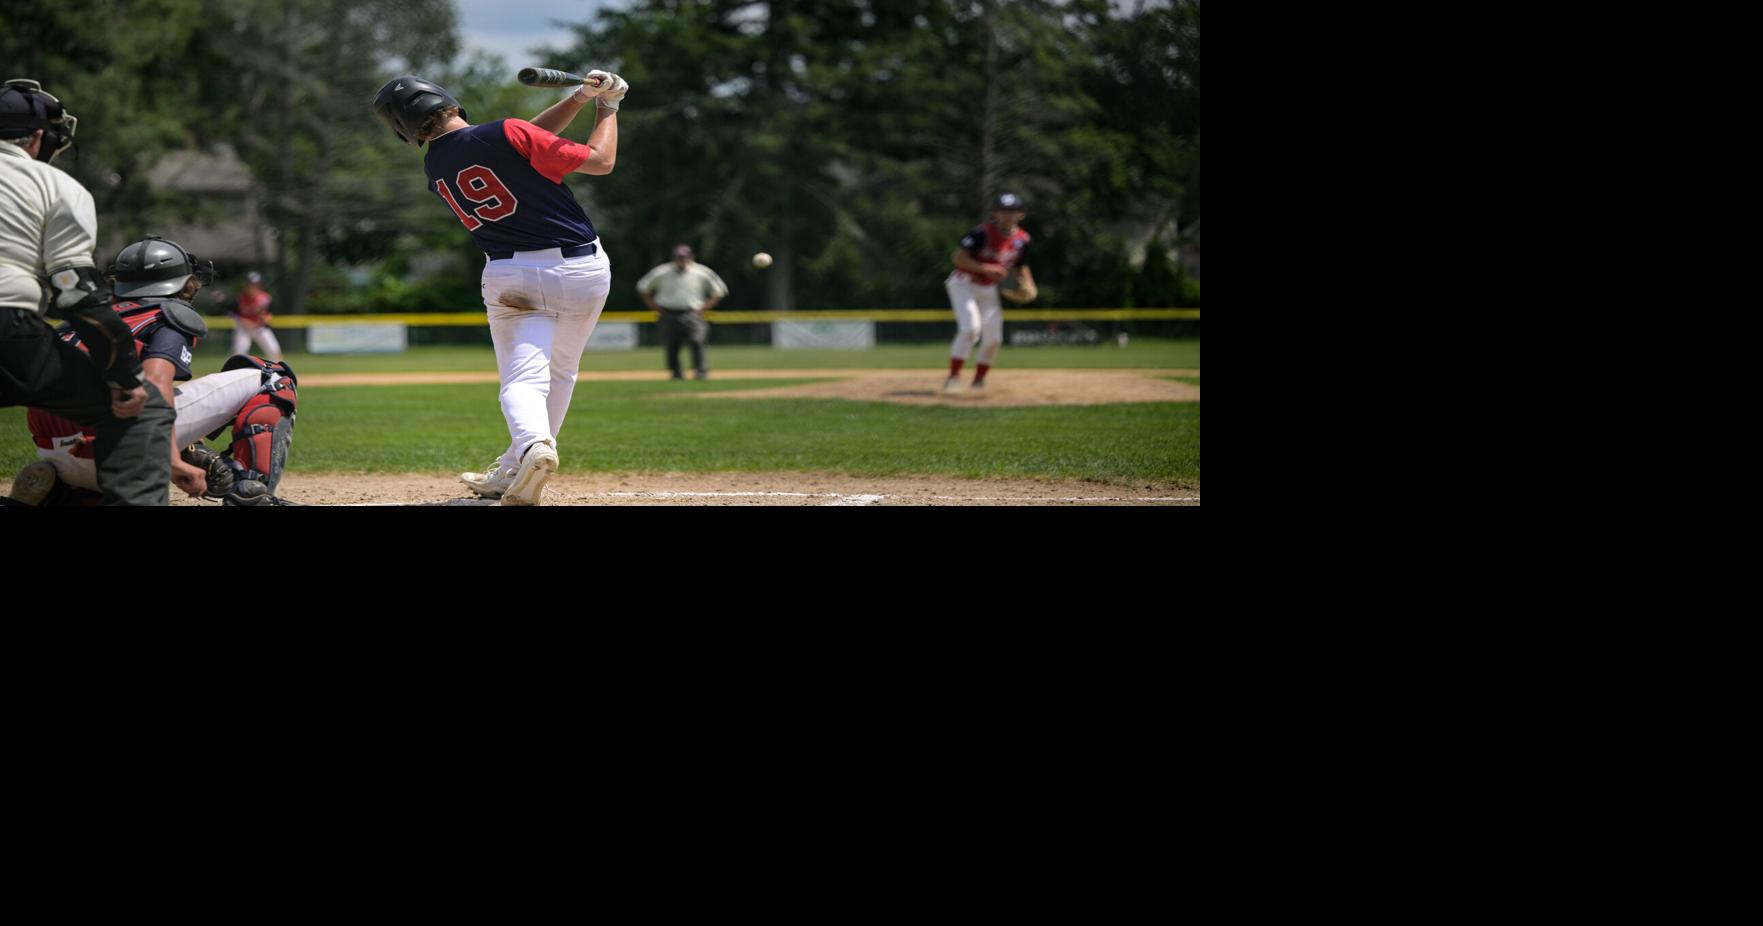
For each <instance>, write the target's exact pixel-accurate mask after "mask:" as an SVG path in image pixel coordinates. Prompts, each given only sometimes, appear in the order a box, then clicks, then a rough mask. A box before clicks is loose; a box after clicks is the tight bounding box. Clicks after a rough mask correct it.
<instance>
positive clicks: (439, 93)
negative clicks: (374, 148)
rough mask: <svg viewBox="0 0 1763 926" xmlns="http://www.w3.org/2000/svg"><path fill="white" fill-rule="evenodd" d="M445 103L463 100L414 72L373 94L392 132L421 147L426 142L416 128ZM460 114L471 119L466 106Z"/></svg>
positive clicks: (377, 109) (380, 115)
mask: <svg viewBox="0 0 1763 926" xmlns="http://www.w3.org/2000/svg"><path fill="white" fill-rule="evenodd" d="M444 106H459V101H458V100H456V99H454V98H453V94H451V93H448V92H447V88H445V87H443V86H441V85H440V84H437V83H433V82H431V81H426V80H423V79H422V78H420V77H417V76H414V75H410V74H406V75H405V76H403V77H398V78H394V79H392V80H389V81H386V85H385V86H384V87H381V88H380V92H379V95H378V96H376V97H374V98H373V111H374V112H376V113H378V114H379V117H380V118H381V119H384V120H385V121H386V125H388V126H391V128H392V134H393V135H396V136H398V140H399V141H403V142H408V143H410V144H413V145H415V146H416V147H418V148H421V147H422V145H423V142H422V140H420V139H418V138H417V137H416V131H417V130H418V129H420V128H422V124H423V122H424V121H426V120H427V119H428V117H429V115H430V114H431V113H433V112H434V111H435V110H437V109H440V108H442V107H444ZM459 118H461V119H467V120H469V119H470V117H469V116H467V115H465V109H464V107H461V108H460V110H459Z"/></svg>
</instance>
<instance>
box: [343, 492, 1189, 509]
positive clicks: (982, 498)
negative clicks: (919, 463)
mask: <svg viewBox="0 0 1763 926" xmlns="http://www.w3.org/2000/svg"><path fill="white" fill-rule="evenodd" d="M570 498H575V499H592V498H653V499H670V498H826V499H832V501H829V502H827V504H826V507H829V508H831V507H864V506H869V505H874V504H876V503H878V502H884V501H887V500H889V499H898V500H901V501H905V502H908V503H911V502H914V501H936V502H1129V503H1146V502H1197V501H1199V500H1200V497H1199V496H1198V495H1193V496H1167V495H1164V496H1150V497H1131V496H1103V495H846V494H844V493H841V492H668V491H660V492H594V493H590V494H587V495H571V496H570ZM451 501H452V502H454V503H455V505H456V506H457V507H490V506H494V505H495V504H496V502H495V501H494V500H493V499H475V498H474V499H453V500H451ZM409 504H410V503H409V502H353V503H349V504H344V505H333V506H329V507H337V508H402V507H405V506H407V505H409Z"/></svg>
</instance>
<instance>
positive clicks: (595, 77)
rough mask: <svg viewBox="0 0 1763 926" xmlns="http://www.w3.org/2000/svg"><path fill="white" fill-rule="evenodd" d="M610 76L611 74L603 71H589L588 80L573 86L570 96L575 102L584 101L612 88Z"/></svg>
mask: <svg viewBox="0 0 1763 926" xmlns="http://www.w3.org/2000/svg"><path fill="white" fill-rule="evenodd" d="M612 77H613V75H611V74H609V73H607V72H605V71H589V72H588V73H587V78H588V82H587V83H585V84H582V85H581V86H579V87H577V88H575V91H574V92H573V94H572V96H574V97H575V101H576V102H577V103H586V102H587V101H589V100H591V99H594V98H595V97H597V96H600V95H602V94H604V93H605V92H606V91H608V90H610V89H612Z"/></svg>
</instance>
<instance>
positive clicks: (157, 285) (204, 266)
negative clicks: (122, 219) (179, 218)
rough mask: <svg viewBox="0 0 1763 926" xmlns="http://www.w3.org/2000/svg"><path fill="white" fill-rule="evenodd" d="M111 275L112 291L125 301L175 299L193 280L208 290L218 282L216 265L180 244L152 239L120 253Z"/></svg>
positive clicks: (149, 238)
mask: <svg viewBox="0 0 1763 926" xmlns="http://www.w3.org/2000/svg"><path fill="white" fill-rule="evenodd" d="M107 273H108V274H109V275H110V278H111V280H112V283H111V290H112V291H113V292H115V293H116V295H117V296H119V297H121V298H124V299H139V298H143V297H146V296H175V295H177V294H178V292H179V291H181V290H182V289H183V288H184V284H185V283H186V282H188V281H189V279H190V277H192V276H194V277H195V278H196V279H197V280H199V281H201V282H202V284H203V285H204V286H206V285H208V284H209V283H212V282H214V262H213V261H208V260H202V259H201V258H199V257H197V256H196V255H194V254H191V253H190V252H189V251H186V250H184V246H183V245H181V244H178V243H177V242H176V241H172V240H170V239H167V238H161V237H159V236H158V235H148V236H147V237H146V238H144V239H142V240H140V241H137V242H135V243H134V244H131V245H129V246H128V247H126V248H123V249H122V250H121V251H119V252H117V255H116V260H114V261H112V262H111V264H110V269H109V270H108V271H107Z"/></svg>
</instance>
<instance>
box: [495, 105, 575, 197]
mask: <svg viewBox="0 0 1763 926" xmlns="http://www.w3.org/2000/svg"><path fill="white" fill-rule="evenodd" d="M502 133H503V134H504V135H507V136H508V143H509V144H510V145H513V146H514V150H516V151H518V152H520V156H521V157H523V158H526V159H527V161H529V162H530V163H531V164H532V165H533V169H534V170H536V171H538V172H539V173H541V174H543V175H544V176H545V178H546V179H547V180H550V181H551V182H552V183H562V182H563V178H564V177H565V176H567V175H568V174H569V172H570V171H573V170H575V169H576V168H578V167H580V166H582V164H583V163H584V162H585V161H587V159H588V155H590V154H593V153H594V149H592V148H590V147H588V146H587V145H578V144H576V143H575V142H572V141H570V140H569V139H567V138H558V137H557V136H555V135H553V134H551V133H550V132H547V131H545V130H544V129H541V128H539V127H538V126H536V125H533V124H532V123H531V122H528V121H526V120H525V119H507V120H504V121H503V122H502Z"/></svg>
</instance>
